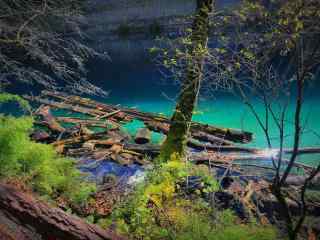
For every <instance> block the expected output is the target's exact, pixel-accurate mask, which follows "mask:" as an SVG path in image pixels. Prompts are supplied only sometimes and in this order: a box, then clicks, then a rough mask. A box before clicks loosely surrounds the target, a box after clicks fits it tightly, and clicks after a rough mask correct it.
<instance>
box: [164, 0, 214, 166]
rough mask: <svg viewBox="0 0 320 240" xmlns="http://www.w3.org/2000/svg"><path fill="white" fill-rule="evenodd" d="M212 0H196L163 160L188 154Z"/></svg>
mask: <svg viewBox="0 0 320 240" xmlns="http://www.w3.org/2000/svg"><path fill="white" fill-rule="evenodd" d="M213 2H214V0H197V10H196V11H197V12H196V15H195V18H194V21H193V25H192V33H191V45H190V47H189V50H188V53H187V57H186V59H187V64H186V69H185V78H184V81H183V84H182V89H181V93H180V95H179V98H178V101H177V105H176V109H175V112H174V114H173V116H172V124H171V127H170V131H169V133H168V135H167V139H166V141H165V142H164V143H163V145H162V149H161V154H160V159H161V160H162V161H168V160H169V159H170V157H171V155H172V154H173V153H175V154H177V155H178V156H179V157H183V156H184V153H185V147H186V142H187V138H188V133H189V128H190V124H191V119H192V114H193V110H194V108H195V105H196V103H197V98H198V95H199V89H200V83H201V79H202V72H203V66H204V57H205V55H206V52H207V42H208V35H209V14H210V13H211V12H212V11H213V5H214V4H213Z"/></svg>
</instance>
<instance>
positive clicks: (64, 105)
mask: <svg viewBox="0 0 320 240" xmlns="http://www.w3.org/2000/svg"><path fill="white" fill-rule="evenodd" d="M23 97H24V98H25V99H27V100H30V101H36V102H39V103H41V104H45V105H47V106H51V107H53V108H58V109H65V110H72V111H73V112H78V113H83V114H87V115H90V116H93V117H99V116H103V115H104V114H105V113H104V112H102V111H99V110H97V109H90V108H84V107H79V106H77V104H76V103H74V104H75V105H72V104H68V103H63V102H56V101H52V100H49V99H44V98H40V97H35V96H32V97H30V96H26V95H25V96H23Z"/></svg>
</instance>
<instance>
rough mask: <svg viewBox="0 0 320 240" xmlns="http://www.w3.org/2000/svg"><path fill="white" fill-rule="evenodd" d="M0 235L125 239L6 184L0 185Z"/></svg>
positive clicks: (20, 237) (102, 239) (73, 239)
mask: <svg viewBox="0 0 320 240" xmlns="http://www.w3.org/2000/svg"><path fill="white" fill-rule="evenodd" d="M0 235H2V236H6V235H7V236H10V237H11V238H9V237H8V238H7V239H21V240H23V239H26V240H27V239H28V240H31V239H40V240H41V239H43V240H47V239H60V240H62V239H68V240H125V239H126V238H124V237H122V236H119V235H117V234H116V233H114V232H112V231H111V230H103V229H101V228H99V227H98V226H96V225H93V224H88V223H86V222H85V221H84V220H82V219H80V218H78V217H76V216H71V215H69V214H67V213H65V212H63V211H62V210H61V209H58V208H52V207H50V206H49V205H47V204H46V203H44V202H41V201H39V200H38V199H35V198H34V197H33V196H31V195H29V194H26V193H22V192H19V191H18V190H16V189H14V188H13V187H12V186H9V185H5V184H0ZM0 238H1V237H0ZM1 239H2V238H1ZM5 239H6V238H5Z"/></svg>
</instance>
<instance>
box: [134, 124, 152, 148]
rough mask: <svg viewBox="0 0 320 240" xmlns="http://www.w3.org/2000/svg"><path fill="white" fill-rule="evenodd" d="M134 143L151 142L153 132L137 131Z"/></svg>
mask: <svg viewBox="0 0 320 240" xmlns="http://www.w3.org/2000/svg"><path fill="white" fill-rule="evenodd" d="M134 141H135V142H136V143H137V144H146V143H149V142H150V141H151V131H150V130H149V129H148V128H141V129H139V130H138V131H137V134H136V137H135V139H134Z"/></svg>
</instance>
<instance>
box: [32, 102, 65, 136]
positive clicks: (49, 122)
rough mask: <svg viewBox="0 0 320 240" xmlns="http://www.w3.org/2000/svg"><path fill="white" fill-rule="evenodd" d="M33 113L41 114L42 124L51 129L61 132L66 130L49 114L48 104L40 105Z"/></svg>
mask: <svg viewBox="0 0 320 240" xmlns="http://www.w3.org/2000/svg"><path fill="white" fill-rule="evenodd" d="M35 114H36V115H39V116H41V118H42V124H44V125H46V126H47V127H48V128H49V129H50V130H51V131H53V132H58V133H62V132H64V131H65V130H66V129H65V128H63V127H62V126H61V125H60V124H59V123H58V121H57V120H56V118H55V117H54V116H53V115H52V114H51V111H50V107H49V106H42V107H40V108H39V109H38V110H37V111H36V113H35Z"/></svg>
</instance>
